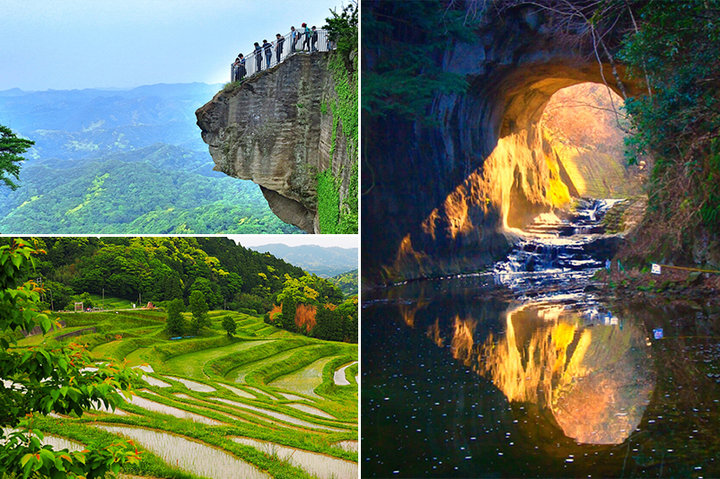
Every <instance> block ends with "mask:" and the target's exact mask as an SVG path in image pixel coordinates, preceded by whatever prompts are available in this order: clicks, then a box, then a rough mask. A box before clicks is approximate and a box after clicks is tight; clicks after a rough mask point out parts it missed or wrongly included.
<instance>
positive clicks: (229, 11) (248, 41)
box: [0, 0, 348, 91]
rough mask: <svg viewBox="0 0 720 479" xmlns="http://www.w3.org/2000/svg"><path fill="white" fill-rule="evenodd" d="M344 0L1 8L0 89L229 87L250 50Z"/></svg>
mask: <svg viewBox="0 0 720 479" xmlns="http://www.w3.org/2000/svg"><path fill="white" fill-rule="evenodd" d="M347 3H348V0H345V1H344V2H343V0H275V1H272V0H265V1H260V0H0V65H2V67H0V91H1V90H7V89H10V88H20V89H22V90H46V89H54V90H67V89H81V88H108V87H109V88H113V87H117V88H131V87H135V86H139V85H151V84H156V83H192V82H204V83H224V82H228V81H229V80H230V79H229V75H230V73H229V71H230V64H231V63H232V61H233V60H234V59H235V57H236V56H237V54H238V53H241V52H242V53H244V54H247V53H248V52H250V51H251V50H252V46H253V43H254V42H256V41H257V42H260V43H262V40H263V39H267V40H268V41H272V40H273V39H274V38H275V34H276V33H279V34H281V35H285V34H286V33H287V32H289V31H290V26H291V25H293V26H295V28H296V29H297V28H299V27H300V24H301V23H302V22H306V23H307V24H308V26H312V25H316V26H317V27H318V28H321V27H322V26H323V25H324V24H325V18H327V17H328V16H330V9H331V8H332V9H335V10H336V11H338V12H340V11H341V9H342V6H343V4H347Z"/></svg>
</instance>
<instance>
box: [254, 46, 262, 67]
mask: <svg viewBox="0 0 720 479" xmlns="http://www.w3.org/2000/svg"><path fill="white" fill-rule="evenodd" d="M253 52H254V53H255V71H256V72H259V71H260V70H262V48H260V44H259V43H258V42H255V50H253Z"/></svg>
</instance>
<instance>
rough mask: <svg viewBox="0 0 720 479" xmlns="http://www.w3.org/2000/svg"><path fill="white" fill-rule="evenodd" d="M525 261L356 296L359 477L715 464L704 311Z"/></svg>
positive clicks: (713, 330)
mask: <svg viewBox="0 0 720 479" xmlns="http://www.w3.org/2000/svg"><path fill="white" fill-rule="evenodd" d="M583 241H585V240H583ZM560 253H561V254H564V252H563V251H561V252H560ZM553 254H556V253H553ZM501 266H502V264H499V265H498V268H500V267H501ZM597 266H598V265H597V264H596V265H594V267H597ZM501 269H502V268H501ZM532 269H533V271H531V272H528V273H531V274H530V276H534V279H533V280H532V281H529V282H530V283H533V287H528V281H526V280H527V278H521V279H520V281H514V282H511V283H512V284H510V289H509V290H508V288H506V287H504V286H507V285H506V284H505V285H503V284H497V283H498V277H497V274H496V275H492V274H488V275H473V276H465V277H460V278H446V279H443V280H437V281H424V282H415V283H410V284H407V285H403V286H398V287H394V288H390V289H388V290H384V291H382V292H381V293H378V294H375V296H374V297H372V298H369V299H368V300H366V301H365V302H364V304H363V315H362V327H363V331H362V333H363V334H362V351H363V355H362V362H363V364H362V382H361V384H362V458H361V460H362V475H363V477H720V315H719V314H718V313H717V312H716V311H710V310H708V309H707V308H706V307H705V306H704V305H702V304H692V303H689V304H674V305H669V304H664V305H662V304H659V305H650V304H647V302H641V303H638V304H613V303H604V302H601V301H599V300H597V299H596V298H594V297H593V296H592V295H591V294H588V293H586V292H583V291H582V290H583V286H584V285H585V284H586V283H583V281H582V280H573V281H570V283H567V281H565V280H566V279H567V277H564V279H562V281H560V282H558V281H556V280H557V278H558V277H562V276H563V275H570V274H571V270H572V268H570V267H559V268H558V267H557V266H549V267H547V269H548V270H549V272H548V277H550V278H551V279H550V280H549V282H548V287H547V291H545V290H544V285H543V282H542V280H540V279H538V278H539V276H538V275H537V274H536V273H537V272H538V270H537V269H536V268H535V267H533V268H532ZM505 273H507V270H505ZM586 276H587V275H586ZM515 279H518V278H517V277H516V278H515ZM500 282H501V283H502V280H500ZM558 284H561V285H563V288H560V289H562V290H559V289H558V288H557V285H558ZM567 286H574V287H572V288H567ZM659 329H662V338H659V339H655V338H654V333H653V331H654V330H659Z"/></svg>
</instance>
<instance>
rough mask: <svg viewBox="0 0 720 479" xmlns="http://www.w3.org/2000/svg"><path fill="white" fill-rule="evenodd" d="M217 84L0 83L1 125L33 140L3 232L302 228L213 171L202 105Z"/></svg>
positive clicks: (0, 216) (3, 208)
mask: <svg viewBox="0 0 720 479" xmlns="http://www.w3.org/2000/svg"><path fill="white" fill-rule="evenodd" d="M217 89H218V86H217V85H205V84H200V83H194V84H186V85H151V86H143V87H138V88H135V89H132V90H72V91H52V90H51V91H42V92H23V91H20V90H8V91H5V92H0V124H4V125H6V126H9V127H10V128H11V129H12V130H13V131H15V132H16V133H17V134H18V135H21V136H23V137H26V138H30V139H32V140H34V141H35V146H34V147H33V148H32V149H31V150H30V151H28V153H27V154H26V157H27V158H28V161H26V162H25V163H23V165H22V169H21V174H20V182H19V183H20V188H18V189H17V190H16V191H10V190H9V189H4V190H3V191H2V194H1V195H0V232H3V233H53V234H54V233H88V232H92V233H157V234H166V233H295V232H299V230H298V229H297V228H295V227H293V226H289V225H287V224H285V223H283V222H282V221H280V220H279V219H278V218H277V217H276V216H275V215H273V214H272V212H271V211H270V209H269V207H268V206H267V202H266V201H265V199H264V197H263V196H262V193H261V192H260V189H259V188H258V186H257V185H255V184H254V183H252V182H250V181H243V180H237V179H233V178H229V177H227V176H225V175H223V174H221V173H218V172H214V171H213V170H212V168H213V162H212V159H211V158H210V155H209V153H208V151H207V146H206V145H205V144H204V143H203V142H202V139H201V138H200V132H199V130H198V128H197V126H196V125H195V114H194V112H195V109H196V108H197V107H198V106H200V105H202V104H203V103H205V102H206V101H207V100H208V99H209V98H211V97H212V95H213V94H214V93H215V92H216V91H217Z"/></svg>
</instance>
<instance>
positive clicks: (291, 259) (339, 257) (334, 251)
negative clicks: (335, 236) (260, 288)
mask: <svg viewBox="0 0 720 479" xmlns="http://www.w3.org/2000/svg"><path fill="white" fill-rule="evenodd" d="M249 248H250V249H253V250H255V251H259V252H261V253H270V254H271V255H273V256H276V257H278V258H282V259H284V260H285V261H287V262H288V263H291V264H294V265H296V266H300V267H301V268H302V269H304V270H305V271H307V272H309V273H315V274H317V275H318V276H322V277H325V278H329V277H332V276H336V275H339V274H341V273H345V272H348V271H350V270H353V269H357V267H358V249H357V248H339V247H324V246H315V245H302V246H288V245H285V244H279V243H275V244H267V245H261V246H250V247H249Z"/></svg>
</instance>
